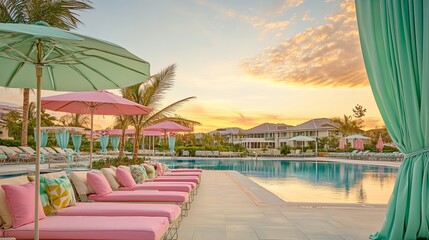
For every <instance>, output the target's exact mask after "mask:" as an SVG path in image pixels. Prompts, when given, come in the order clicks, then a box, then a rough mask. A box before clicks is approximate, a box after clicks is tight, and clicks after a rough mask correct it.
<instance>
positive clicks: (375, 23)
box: [356, 0, 429, 239]
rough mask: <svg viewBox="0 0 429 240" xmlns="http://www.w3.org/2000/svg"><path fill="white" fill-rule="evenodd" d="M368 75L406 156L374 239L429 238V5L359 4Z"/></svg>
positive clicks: (414, 1)
mask: <svg viewBox="0 0 429 240" xmlns="http://www.w3.org/2000/svg"><path fill="white" fill-rule="evenodd" d="M356 13H357V14H356V15H357V20H358V26H359V35H360V41H361V46H362V53H363V56H364V60H365V66H366V71H367V73H368V78H369V80H370V84H371V88H372V92H373V93H374V98H375V100H376V102H377V106H378V108H379V110H380V113H381V116H382V117H383V120H384V123H385V124H386V128H387V130H388V131H389V134H390V136H391V137H392V139H393V141H394V142H395V143H396V144H397V146H398V148H399V149H400V150H401V151H402V152H403V153H405V159H404V162H403V163H402V164H401V166H400V168H399V171H398V175H397V177H396V183H395V187H394V189H393V192H392V196H391V197H390V201H389V205H388V208H387V211H386V217H385V220H384V224H383V226H382V227H381V229H380V231H379V232H378V233H376V234H374V235H373V236H371V238H372V239H428V238H429V24H428V23H429V2H428V1H427V0H407V1H404V0H377V1H376V0H357V1H356Z"/></svg>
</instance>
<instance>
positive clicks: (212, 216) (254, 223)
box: [0, 158, 400, 240]
mask: <svg viewBox="0 0 429 240" xmlns="http://www.w3.org/2000/svg"><path fill="white" fill-rule="evenodd" d="M269 159H277V158H269ZM278 159H279V160H284V158H278ZM316 159H317V160H320V161H335V162H347V163H357V164H370V165H383V166H392V167H398V166H399V165H400V162H374V161H362V160H350V159H343V160H342V159H330V158H307V159H292V158H288V160H310V161H314V160H316ZM249 160H250V158H249ZM259 160H264V159H259ZM29 168H33V169H34V165H33V166H32V165H5V166H1V167H0V173H6V172H13V171H26V170H28V169H29ZM41 169H47V165H46V164H43V165H42V166H41ZM385 210H386V205H360V204H318V203H315V204H311V203H310V204H309V203H291V202H284V201H283V200H282V199H280V198H278V197H277V196H275V195H274V194H272V193H271V192H269V191H268V190H266V189H264V188H262V187H261V186H259V185H258V184H256V183H254V182H253V181H251V180H249V179H248V178H247V177H245V176H243V175H241V174H240V173H238V172H236V171H204V173H203V181H202V183H201V186H200V188H199V192H198V195H197V196H196V198H195V200H194V202H193V203H192V206H191V210H190V212H189V215H188V216H187V217H186V218H185V219H184V220H183V222H182V224H181V227H180V228H179V239H180V240H211V239H216V240H223V239H226V240H233V239H237V240H238V239H240V240H241V239H245V240H262V239H264V240H275V239H307V240H308V239H310V240H331V239H332V240H337V239H359V240H361V239H368V237H369V235H370V234H372V233H374V232H376V231H377V230H378V229H379V228H380V227H381V224H382V222H383V218H384V213H385Z"/></svg>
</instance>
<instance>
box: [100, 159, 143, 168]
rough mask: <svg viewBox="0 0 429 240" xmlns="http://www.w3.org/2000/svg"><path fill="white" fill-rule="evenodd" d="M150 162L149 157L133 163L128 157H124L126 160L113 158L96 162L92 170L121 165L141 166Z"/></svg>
mask: <svg viewBox="0 0 429 240" xmlns="http://www.w3.org/2000/svg"><path fill="white" fill-rule="evenodd" d="M148 160H150V158H147V157H139V158H137V160H135V161H133V159H132V158H128V157H124V158H119V157H112V158H105V159H100V160H97V161H94V162H93V163H92V168H93V169H102V168H104V167H110V166H115V167H117V166H119V165H125V166H129V165H133V164H136V165H139V164H141V163H143V162H145V161H148Z"/></svg>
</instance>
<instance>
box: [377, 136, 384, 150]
mask: <svg viewBox="0 0 429 240" xmlns="http://www.w3.org/2000/svg"><path fill="white" fill-rule="evenodd" d="M377 148H378V150H379V151H380V152H382V151H383V148H384V144H383V139H382V138H381V134H380V136H379V137H378V142H377Z"/></svg>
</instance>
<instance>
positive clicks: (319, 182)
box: [165, 159, 398, 204]
mask: <svg viewBox="0 0 429 240" xmlns="http://www.w3.org/2000/svg"><path fill="white" fill-rule="evenodd" d="M165 163H167V164H168V165H169V166H171V167H172V168H182V167H185V168H186V167H190V168H193V167H197V168H201V169H210V170H236V171H238V172H240V173H242V174H243V175H245V176H247V177H249V178H250V179H252V180H253V181H254V182H256V183H258V184H259V185H261V186H262V187H264V188H266V189H268V190H270V191H271V192H273V193H274V194H276V195H277V196H279V197H280V198H282V199H284V200H285V201H288V202H318V203H365V204H387V202H388V201H389V197H390V194H391V193H392V190H393V186H394V184H395V178H396V174H397V171H398V169H397V168H392V167H383V166H369V165H356V164H347V163H336V162H310V161H288V160H264V161H261V160H259V161H251V160H215V159H213V160H166V161H165Z"/></svg>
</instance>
